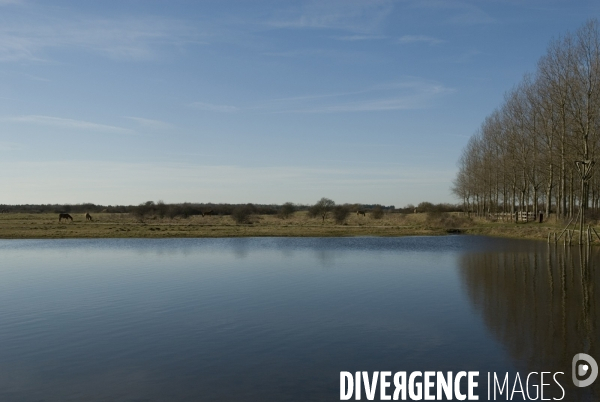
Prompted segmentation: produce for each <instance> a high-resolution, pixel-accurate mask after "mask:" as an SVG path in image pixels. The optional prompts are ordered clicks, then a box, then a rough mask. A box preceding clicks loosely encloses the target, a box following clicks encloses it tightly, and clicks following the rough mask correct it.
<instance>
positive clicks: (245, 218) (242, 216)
mask: <svg viewBox="0 0 600 402" xmlns="http://www.w3.org/2000/svg"><path fill="white" fill-rule="evenodd" d="M252 212H253V208H252V205H250V204H248V205H243V206H240V207H236V208H234V209H233V211H232V212H231V219H233V220H234V221H235V223H237V224H244V223H250V216H251V215H252Z"/></svg>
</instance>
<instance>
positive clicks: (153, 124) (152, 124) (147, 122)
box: [125, 116, 175, 130]
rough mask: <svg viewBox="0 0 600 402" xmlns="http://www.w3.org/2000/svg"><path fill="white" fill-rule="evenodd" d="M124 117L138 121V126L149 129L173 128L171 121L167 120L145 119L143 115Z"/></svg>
mask: <svg viewBox="0 0 600 402" xmlns="http://www.w3.org/2000/svg"><path fill="white" fill-rule="evenodd" d="M125 118H126V119H129V120H133V121H135V122H136V123H138V124H139V125H140V126H142V127H144V128H148V129H151V130H171V129H173V128H175V126H174V125H172V124H171V123H167V122H164V121H160V120H153V119H145V118H143V117H132V116H125Z"/></svg>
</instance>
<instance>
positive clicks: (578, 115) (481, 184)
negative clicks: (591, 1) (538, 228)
mask: <svg viewBox="0 0 600 402" xmlns="http://www.w3.org/2000/svg"><path fill="white" fill-rule="evenodd" d="M599 151H600V28H599V24H598V21H597V20H591V21H588V22H587V23H585V24H584V25H583V26H582V27H581V28H580V29H579V30H578V31H577V32H575V33H567V34H566V35H564V36H563V37H560V38H558V39H555V40H553V41H552V42H551V44H550V46H549V47H548V50H547V53H546V54H545V55H544V56H543V57H542V58H541V59H540V60H539V62H538V66H537V70H536V71H535V72H534V73H532V74H526V75H525V76H524V78H523V80H522V82H521V83H520V84H519V85H517V86H516V87H515V88H514V89H512V90H511V91H510V92H508V93H507V94H506V96H505V100H504V103H503V104H502V105H501V106H500V107H498V108H497V109H496V110H494V111H493V112H492V113H491V114H490V115H489V116H487V117H486V119H485V121H484V122H483V123H482V125H481V127H480V129H479V130H478V131H477V132H476V133H475V134H474V135H473V136H472V137H471V138H470V140H469V142H468V144H467V146H466V147H465V149H464V150H463V153H462V156H461V158H460V161H459V166H458V167H459V171H458V174H457V177H456V179H455V181H454V185H453V192H454V194H455V195H457V196H458V197H459V198H460V199H462V201H463V202H464V206H465V209H466V210H468V211H472V212H473V213H476V214H478V215H483V216H489V215H495V214H499V213H504V214H503V216H507V215H508V213H512V214H514V215H512V216H516V214H517V212H519V211H520V212H528V213H531V212H533V213H534V214H535V215H536V216H537V215H538V213H543V212H545V215H546V216H548V215H549V213H550V212H552V213H556V214H557V215H558V217H560V218H565V217H570V216H574V215H576V214H578V212H579V210H580V209H581V211H583V212H584V213H586V211H588V210H590V211H593V212H596V213H597V212H598V208H599V206H600V205H599V202H600V174H598V172H596V174H595V175H594V174H591V173H593V171H594V170H598V169H600V167H598V166H597V167H596V168H595V169H594V168H593V164H594V163H595V162H594V161H595V160H596V159H597V158H598V152H599ZM583 170H585V171H586V172H587V173H588V176H591V177H590V178H589V180H583V179H582V176H581V173H580V171H583Z"/></svg>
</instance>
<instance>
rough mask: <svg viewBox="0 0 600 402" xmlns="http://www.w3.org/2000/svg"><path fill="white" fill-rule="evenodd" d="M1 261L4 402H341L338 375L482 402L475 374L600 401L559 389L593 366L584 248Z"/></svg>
mask: <svg viewBox="0 0 600 402" xmlns="http://www.w3.org/2000/svg"><path fill="white" fill-rule="evenodd" d="M0 256H1V265H0V401H5V402H10V401H336V400H340V388H341V384H340V373H341V372H343V371H347V372H350V373H355V372H357V371H365V372H367V373H368V375H369V376H372V375H373V373H374V372H383V371H390V372H391V373H392V374H394V373H396V372H401V371H405V372H407V373H408V374H409V375H410V373H411V372H415V371H421V372H425V371H440V372H444V373H446V372H448V371H451V372H453V373H454V375H456V373H458V372H460V371H466V372H469V371H478V372H479V377H478V378H477V382H478V384H479V387H478V388H477V390H476V393H477V394H478V395H480V398H479V399H480V400H487V393H488V388H487V387H488V378H487V375H488V373H492V376H493V375H494V374H497V376H498V379H500V380H501V381H503V380H504V377H505V375H506V374H507V373H508V382H507V384H508V388H510V389H511V390H512V389H513V387H514V384H515V382H516V376H517V375H519V376H520V379H521V380H522V385H523V387H524V388H527V387H529V390H530V391H531V397H533V396H534V393H533V391H534V390H535V389H536V388H535V386H537V387H538V388H537V390H538V391H539V384H540V382H541V381H540V377H539V376H538V375H533V376H532V377H531V380H530V382H529V383H528V384H526V378H527V375H528V374H529V373H532V372H536V373H541V372H550V373H552V374H553V375H554V373H557V372H562V373H564V374H558V375H557V376H556V379H557V381H555V380H554V379H553V377H552V376H547V377H546V378H544V379H543V382H545V383H550V385H548V386H547V387H546V390H545V392H546V393H545V395H544V397H545V398H548V397H556V398H560V397H561V393H562V394H566V397H565V398H564V399H563V400H567V401H579V400H581V401H588V400H590V401H592V400H598V399H599V398H600V385H599V384H600V380H596V382H595V383H594V384H592V385H591V386H589V387H585V388H578V387H575V386H574V385H573V381H572V378H571V373H572V366H571V363H572V359H573V356H574V355H576V354H577V353H587V354H589V355H591V356H593V357H595V359H596V360H597V361H600V350H599V349H598V346H599V344H600V331H598V328H597V324H598V319H599V311H600V299H599V298H598V296H596V294H595V293H594V289H596V288H598V287H599V286H600V274H599V272H598V271H599V269H598V268H597V267H600V253H599V252H598V250H594V249H592V250H591V251H590V250H586V249H579V248H578V247H571V248H567V249H564V248H563V247H562V246H560V247H558V248H556V247H554V246H549V245H547V244H545V243H544V242H534V241H523V240H521V241H517V240H502V239H492V238H486V237H476V236H443V237H404V238H371V237H364V238H360V237H359V238H233V239H108V240H107V239H97V240H96V239H94V240H83V239H82V240H2V241H0ZM370 378H372V377H370ZM388 380H389V378H388ZM558 384H560V386H557V385H558ZM344 388H345V387H344ZM561 388H562V389H564V390H563V391H561ZM460 389H461V392H464V393H466V380H465V381H464V382H463V383H460ZM393 390H394V387H393V382H392V387H391V388H390V392H389V394H390V395H391V394H392V392H393ZM496 392H499V391H496ZM506 392H507V391H506V390H505V393H504V394H503V395H506ZM523 395H526V392H524V393H523ZM355 396H356V395H354V396H352V398H351V400H355ZM379 396H380V394H379V391H378V393H377V395H376V398H375V400H379ZM497 399H498V400H506V397H505V396H501V395H499V396H498V398H497ZM362 400H367V398H366V395H365V393H364V391H363V393H362ZM513 400H524V399H523V398H522V396H521V393H518V392H517V393H516V394H514V397H513ZM526 400H528V399H526Z"/></svg>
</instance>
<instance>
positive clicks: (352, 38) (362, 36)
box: [334, 35, 387, 42]
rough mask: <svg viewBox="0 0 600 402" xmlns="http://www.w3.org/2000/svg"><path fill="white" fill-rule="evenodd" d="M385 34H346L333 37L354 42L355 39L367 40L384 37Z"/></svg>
mask: <svg viewBox="0 0 600 402" xmlns="http://www.w3.org/2000/svg"><path fill="white" fill-rule="evenodd" d="M386 38H387V36H385V35H346V36H336V37H334V39H337V40H343V41H349V42H356V41H367V40H380V39H386Z"/></svg>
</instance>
